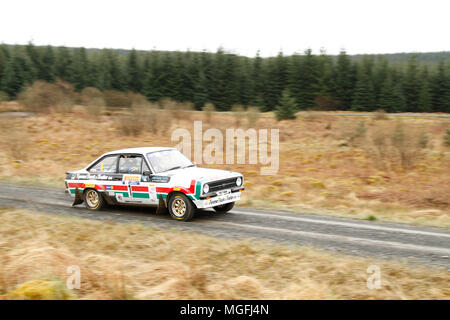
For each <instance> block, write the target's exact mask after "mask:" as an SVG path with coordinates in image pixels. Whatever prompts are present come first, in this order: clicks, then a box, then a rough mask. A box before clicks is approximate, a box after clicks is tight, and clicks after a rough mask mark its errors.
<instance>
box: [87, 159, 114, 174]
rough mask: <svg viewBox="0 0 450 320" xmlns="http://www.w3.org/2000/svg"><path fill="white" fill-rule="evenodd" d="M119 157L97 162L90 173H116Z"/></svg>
mask: <svg viewBox="0 0 450 320" xmlns="http://www.w3.org/2000/svg"><path fill="white" fill-rule="evenodd" d="M116 164H117V156H116V155H114V156H107V157H105V158H103V159H102V160H100V161H99V162H97V163H96V164H95V165H94V166H93V167H92V168H90V169H89V172H112V173H114V172H116Z"/></svg>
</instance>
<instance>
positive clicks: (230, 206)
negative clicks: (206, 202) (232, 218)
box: [214, 202, 234, 213]
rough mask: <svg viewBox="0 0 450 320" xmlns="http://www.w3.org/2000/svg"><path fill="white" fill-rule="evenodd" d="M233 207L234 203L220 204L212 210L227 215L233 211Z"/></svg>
mask: <svg viewBox="0 0 450 320" xmlns="http://www.w3.org/2000/svg"><path fill="white" fill-rule="evenodd" d="M233 207H234V202H230V203H225V204H221V205H220V206H216V207H214V210H216V212H218V213H227V212H228V211H230V210H231V209H233Z"/></svg>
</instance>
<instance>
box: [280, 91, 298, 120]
mask: <svg viewBox="0 0 450 320" xmlns="http://www.w3.org/2000/svg"><path fill="white" fill-rule="evenodd" d="M296 112H297V104H296V102H295V99H294V98H292V97H291V95H290V93H289V89H285V90H283V93H282V95H281V98H280V102H279V104H278V105H277V107H276V108H275V116H276V117H277V120H278V121H280V120H288V119H295V118H296V115H295V113H296Z"/></svg>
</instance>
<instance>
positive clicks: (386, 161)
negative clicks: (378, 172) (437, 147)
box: [364, 122, 428, 169]
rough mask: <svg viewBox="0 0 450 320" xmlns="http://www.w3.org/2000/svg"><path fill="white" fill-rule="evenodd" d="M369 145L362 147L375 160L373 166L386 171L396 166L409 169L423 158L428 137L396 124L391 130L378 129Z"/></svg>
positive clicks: (399, 123)
mask: <svg viewBox="0 0 450 320" xmlns="http://www.w3.org/2000/svg"><path fill="white" fill-rule="evenodd" d="M370 141H371V144H367V145H365V146H364V148H365V149H367V150H368V151H369V153H370V154H371V155H372V158H373V159H374V160H375V166H376V167H378V168H383V169H386V168H388V167H389V166H391V165H392V164H397V165H399V166H400V167H401V168H403V169H411V168H412V167H413V166H414V164H415V163H416V162H417V161H419V160H421V159H422V158H423V156H424V149H425V148H427V146H428V136H427V134H426V133H424V132H420V131H417V130H414V129H413V128H407V127H405V126H404V125H403V124H402V123H401V122H398V123H397V124H396V125H395V127H394V128H392V129H391V130H386V129H379V130H378V131H376V132H375V133H374V134H373V135H372V137H371V140H370Z"/></svg>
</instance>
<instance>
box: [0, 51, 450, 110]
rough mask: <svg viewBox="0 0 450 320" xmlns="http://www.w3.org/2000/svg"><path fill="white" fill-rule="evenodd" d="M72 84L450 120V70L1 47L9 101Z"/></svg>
mask: <svg viewBox="0 0 450 320" xmlns="http://www.w3.org/2000/svg"><path fill="white" fill-rule="evenodd" d="M57 79H62V80H64V81H67V82H70V83H72V84H73V85H74V86H75V88H76V89H77V90H82V89H83V88H86V87H95V88H98V89H99V90H119V91H133V92H137V93H141V94H143V95H145V96H146V97H147V99H148V100H150V101H158V100H160V99H162V98H171V99H173V100H175V101H180V102H192V103H194V105H195V107H196V108H197V109H199V110H200V109H202V108H203V106H204V105H205V103H212V104H214V106H215V108H216V109H217V110H220V111H225V110H230V109H231V107H232V106H233V105H236V104H239V105H243V106H258V107H259V108H261V110H262V111H271V110H274V109H275V108H276V106H277V105H278V104H279V102H280V100H281V97H282V93H283V92H285V93H288V95H289V96H290V97H291V98H292V99H293V101H295V104H296V106H297V108H298V109H299V110H302V109H311V108H315V109H317V110H354V111H373V110H377V109H383V110H385V111H387V112H450V63H449V61H445V60H444V59H441V60H440V62H439V63H438V64H437V65H432V66H430V65H428V64H425V63H420V62H418V60H417V56H416V55H410V57H409V59H408V61H407V63H406V64H404V63H396V62H394V63H392V62H389V61H388V60H387V59H386V58H385V57H383V56H362V57H361V58H360V59H353V58H352V56H350V55H348V54H347V53H346V52H345V51H342V52H341V53H340V54H339V55H338V56H337V57H334V56H330V55H327V54H326V53H324V52H321V53H320V54H318V55H316V54H313V53H312V52H311V50H306V51H305V52H304V53H302V54H294V55H290V56H285V55H283V53H282V52H280V53H279V54H278V55H277V56H276V57H270V58H262V57H260V56H259V54H257V55H256V56H255V57H254V58H249V57H243V56H239V55H236V54H231V53H227V52H225V51H224V50H223V49H221V48H219V49H218V50H217V52H215V53H210V52H206V51H203V52H189V51H187V52H178V51H177V52H165V51H137V50H134V49H133V50H130V51H126V52H119V51H117V50H112V49H102V50H88V49H85V48H67V47H53V46H45V47H42V46H35V45H33V44H32V43H29V44H28V45H25V46H23V45H15V46H12V45H5V44H2V45H0V91H3V92H5V93H6V94H7V95H8V96H9V97H10V98H11V99H13V98H15V97H16V96H17V95H18V94H19V93H20V91H21V90H23V88H24V87H25V86H27V85H29V84H31V83H32V82H33V81H35V80H44V81H48V82H54V81H56V80H57Z"/></svg>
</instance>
